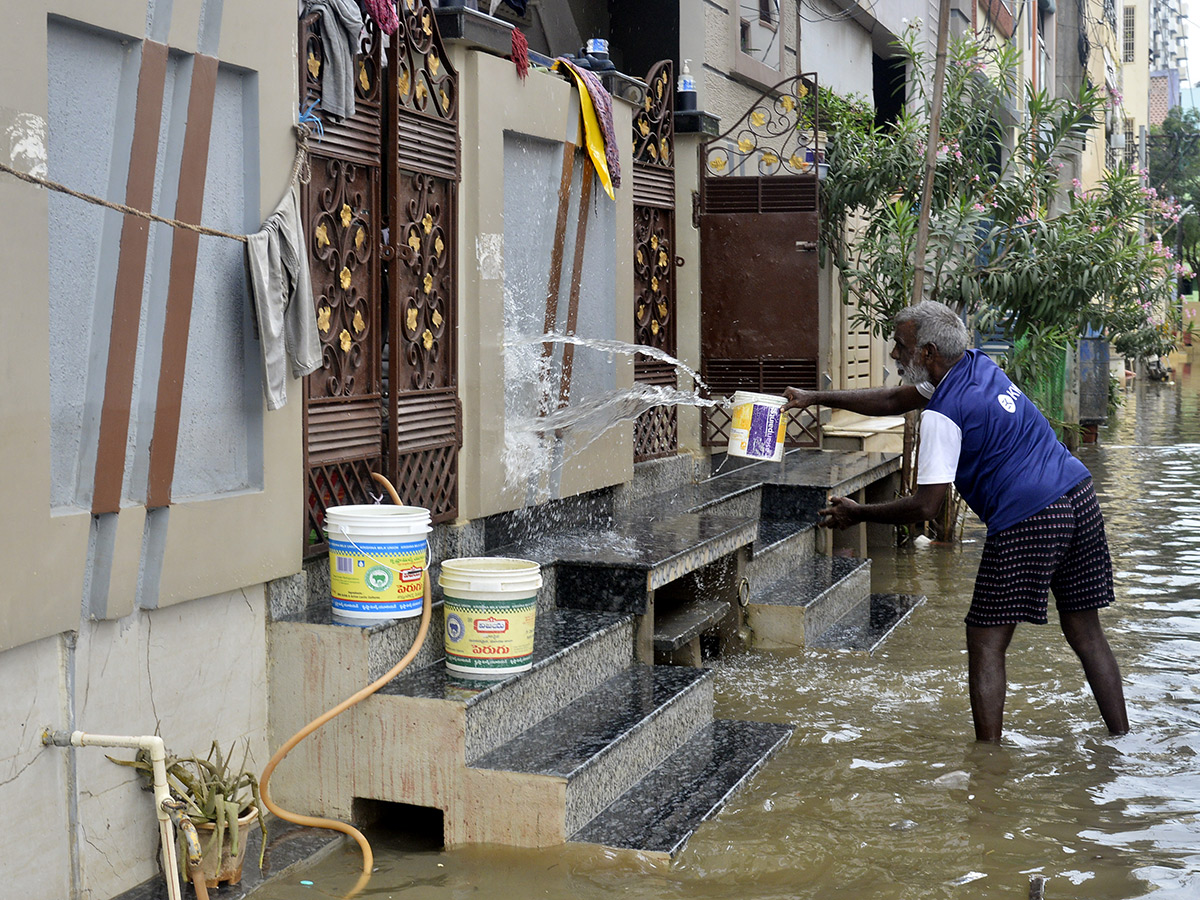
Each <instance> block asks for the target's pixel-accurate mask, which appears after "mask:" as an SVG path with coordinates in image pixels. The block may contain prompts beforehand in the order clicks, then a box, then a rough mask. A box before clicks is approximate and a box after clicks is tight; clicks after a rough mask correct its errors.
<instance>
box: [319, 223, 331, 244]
mask: <svg viewBox="0 0 1200 900" xmlns="http://www.w3.org/2000/svg"><path fill="white" fill-rule="evenodd" d="M316 236H317V249H320V248H321V247H328V246H329V226H328V225H326V224H325V223H324V222H322V223H321V224H320V225H318V226H317V231H316Z"/></svg>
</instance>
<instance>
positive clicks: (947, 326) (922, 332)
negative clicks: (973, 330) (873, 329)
mask: <svg viewBox="0 0 1200 900" xmlns="http://www.w3.org/2000/svg"><path fill="white" fill-rule="evenodd" d="M905 322H912V323H914V324H915V325H916V326H917V347H916V349H920V348H921V347H924V346H925V345H926V344H933V346H935V347H937V351H938V355H939V356H940V357H941V358H942V360H943V362H953V361H954V360H956V359H958V358H959V357H960V356H962V355H963V351H965V350H966V349H967V326H966V325H964V324H963V320H962V319H961V318H959V315H958V313H956V312H955V311H954V310H952V309H951V308H950V307H948V306H947V305H946V304H945V303H938V302H937V301H936V300H922V301H921V302H920V303H914V304H913V305H912V306H906V307H905V308H904V309H902V310H900V312H899V313H897V315H896V325H897V326H900V325H903V324H904V323H905Z"/></svg>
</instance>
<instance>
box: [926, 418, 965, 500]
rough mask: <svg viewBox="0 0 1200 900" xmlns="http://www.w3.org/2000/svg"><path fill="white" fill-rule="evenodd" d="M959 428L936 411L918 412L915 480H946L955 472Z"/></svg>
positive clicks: (930, 482)
mask: <svg viewBox="0 0 1200 900" xmlns="http://www.w3.org/2000/svg"><path fill="white" fill-rule="evenodd" d="M961 449H962V429H961V428H959V427H958V426H957V425H956V424H954V422H953V421H952V420H951V419H949V418H948V417H946V416H944V415H943V414H942V413H940V412H935V411H934V410H931V409H927V410H924V411H923V412H922V413H921V454H920V459H919V460H918V461H917V484H950V483H951V482H953V481H954V476H955V475H956V474H957V473H958V454H959V451H960V450H961Z"/></svg>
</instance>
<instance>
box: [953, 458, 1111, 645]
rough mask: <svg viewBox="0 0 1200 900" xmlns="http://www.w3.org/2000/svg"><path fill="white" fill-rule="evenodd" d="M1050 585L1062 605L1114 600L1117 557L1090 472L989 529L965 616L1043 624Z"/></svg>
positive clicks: (1078, 608) (1072, 608) (981, 621)
mask: <svg viewBox="0 0 1200 900" xmlns="http://www.w3.org/2000/svg"><path fill="white" fill-rule="evenodd" d="M1051 590H1052V591H1054V602H1055V606H1056V607H1057V608H1058V611H1059V612H1060V613H1061V612H1082V611H1083V610H1087V609H1100V608H1101V607H1104V606H1108V605H1109V604H1110V603H1112V602H1113V580H1112V559H1111V557H1110V556H1109V555H1108V539H1107V538H1106V537H1105V534H1104V517H1103V515H1101V513H1100V504H1099V503H1098V502H1097V501H1096V493H1095V491H1094V490H1092V480H1091V479H1090V478H1088V479H1085V480H1083V481H1081V482H1080V483H1079V484H1077V485H1075V487H1073V488H1071V490H1069V491H1067V492H1066V493H1065V494H1063V495H1062V496H1061V497H1060V498H1059V499H1058V500H1056V501H1055V502H1053V503H1051V504H1050V505H1049V506H1047V507H1046V508H1045V509H1043V510H1042V511H1041V512H1038V513H1034V514H1033V515H1032V516H1030V517H1029V518H1027V519H1025V520H1024V521H1022V522H1018V523H1017V524H1016V525H1013V526H1012V527H1011V528H1005V529H1004V530H1003V531H1000V532H997V533H996V534H989V535H988V536H987V540H986V541H985V542H984V545H983V558H982V559H981V560H980V562H979V574H978V575H977V576H976V578H975V595H974V596H973V597H972V598H971V608H970V610H968V612H967V618H966V622H967V624H968V625H982V626H988V625H1013V624H1016V623H1017V622H1032V623H1033V624H1035V625H1045V624H1046V601H1047V593H1048V591H1051Z"/></svg>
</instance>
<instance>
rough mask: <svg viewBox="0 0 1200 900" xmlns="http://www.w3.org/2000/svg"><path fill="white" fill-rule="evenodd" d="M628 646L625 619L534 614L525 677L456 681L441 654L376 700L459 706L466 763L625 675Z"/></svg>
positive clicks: (566, 612) (628, 620)
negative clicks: (400, 699) (427, 701)
mask: <svg viewBox="0 0 1200 900" xmlns="http://www.w3.org/2000/svg"><path fill="white" fill-rule="evenodd" d="M632 642H633V618H632V616H629V615H624V614H615V613H606V612H596V611H591V610H576V609H556V610H548V611H541V610H539V612H538V615H537V624H536V628H535V632H534V643H533V664H532V666H531V668H530V669H529V670H528V671H526V672H519V673H516V674H513V675H509V676H508V677H507V678H503V679H495V680H492V679H488V680H472V679H467V678H460V677H458V676H455V675H452V674H451V673H450V672H448V671H447V669H446V665H445V657H444V653H443V655H442V657H441V658H440V659H439V660H438V661H437V662H435V663H434V664H432V665H428V666H424V667H423V668H420V669H417V670H415V671H413V670H410V671H405V672H403V673H401V674H400V676H399V677H398V678H396V679H394V680H393V681H392V682H390V683H389V684H387V685H385V686H384V687H383V688H382V689H381V690H380V691H379V693H378V695H377V696H378V697H381V698H389V697H392V698H404V697H409V698H416V699H420V700H443V701H448V702H451V703H455V704H461V705H462V706H463V707H465V709H464V713H465V726H464V727H465V735H464V738H465V761H466V762H467V763H471V762H473V761H474V760H475V759H478V758H479V757H482V756H484V755H485V754H487V753H489V752H490V751H491V750H493V749H494V748H495V747H497V746H499V745H500V744H503V743H505V742H506V741H509V740H511V739H513V738H514V737H516V736H517V735H518V734H520V733H521V732H522V731H524V730H525V729H527V728H530V727H531V726H533V725H535V724H537V723H538V722H540V721H542V720H543V719H545V718H546V717H547V716H549V715H552V714H553V713H555V712H556V711H558V710H559V709H560V708H561V707H562V706H563V705H564V704H567V703H570V702H572V701H574V700H576V699H577V698H579V697H581V696H583V695H584V694H586V693H588V692H589V691H592V690H594V689H595V688H597V687H599V686H600V685H601V684H603V683H604V682H605V681H607V680H608V679H609V678H611V677H613V676H614V675H616V674H618V673H619V672H621V671H623V670H625V669H626V668H627V667H628V666H629V664H630V662H631V659H632V656H631V653H632V651H631V647H632ZM438 643H439V644H440V643H441V641H440V639H439V640H438Z"/></svg>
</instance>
